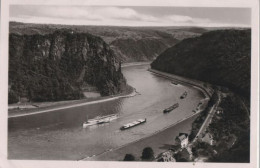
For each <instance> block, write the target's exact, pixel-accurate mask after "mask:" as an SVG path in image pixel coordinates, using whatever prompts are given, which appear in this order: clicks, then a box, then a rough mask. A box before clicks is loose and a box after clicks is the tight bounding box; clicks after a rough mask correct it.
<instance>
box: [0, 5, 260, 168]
mask: <svg viewBox="0 0 260 168" xmlns="http://www.w3.org/2000/svg"><path fill="white" fill-rule="evenodd" d="M9 4H34V5H36V4H38V5H98V6H106V5H108V6H176V7H177V6H182V7H250V8H251V9H252V18H251V19H252V57H251V69H252V71H251V72H252V73H251V149H250V151H251V162H250V164H241V163H236V164H232V163H225V164H222V163H195V164H193V163H157V162H152V163H145V162H135V163H130V162H129V163H125V162H85V161H84V162H77V161H19V160H7V159H6V158H7V118H8V116H7V109H8V107H7V90H8V89H7V88H8V84H7V81H8V29H9V27H8V26H9V23H8V20H9ZM258 37H259V1H258V0H74V1H73V0H55V1H54V0H10V1H8V0H4V1H3V0H2V2H1V48H0V52H1V55H0V63H1V65H0V79H1V80H0V96H1V98H0V109H1V110H0V112H1V117H0V133H1V136H0V137H1V138H0V167H1V168H9V167H12V168H13V167H18V168H35V167H44V168H51V167H55V168H56V167H62V168H70V167H79V168H80V167H100V168H104V167H106V168H110V167H111V168H114V167H122V168H127V167H149V168H150V167H185V168H189V167H207V168H208V167H209V168H219V167H225V168H228V167H236V168H256V167H257V166H259V162H258V160H257V158H259V106H258V105H259V73H258V72H259V38H258Z"/></svg>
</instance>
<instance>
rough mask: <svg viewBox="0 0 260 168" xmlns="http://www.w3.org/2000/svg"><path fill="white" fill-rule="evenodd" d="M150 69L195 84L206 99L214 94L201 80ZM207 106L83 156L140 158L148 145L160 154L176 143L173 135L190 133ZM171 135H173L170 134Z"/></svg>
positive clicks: (117, 158) (90, 158)
mask: <svg viewBox="0 0 260 168" xmlns="http://www.w3.org/2000/svg"><path fill="white" fill-rule="evenodd" d="M148 71H150V72H152V73H154V74H156V75H159V76H161V77H163V78H167V79H170V80H174V81H177V82H178V83H181V84H185V85H189V86H193V87H194V88H196V89H198V90H200V91H201V92H202V93H203V94H204V96H205V99H206V100H209V99H210V97H211V96H212V93H213V90H212V89H211V88H209V87H207V88H205V86H204V83H203V82H201V81H195V80H192V79H187V78H183V77H179V76H175V75H172V74H167V73H164V72H160V71H156V70H151V69H148ZM204 103H205V102H204ZM207 103H208V102H206V104H207ZM205 108H206V106H205ZM205 108H204V109H200V110H198V111H196V113H193V114H191V115H189V116H187V117H185V118H183V119H181V120H179V121H177V122H175V123H173V124H171V125H170V126H168V127H165V128H163V129H161V130H159V131H157V132H154V133H153V134H150V135H148V136H146V137H144V138H142V139H139V140H137V141H134V142H131V143H129V144H125V145H123V146H120V147H118V148H116V149H111V150H109V151H106V152H104V153H101V154H99V155H95V156H92V157H87V158H83V159H82V160H94V161H97V160H102V161H113V160H121V161H122V160H123V158H124V156H125V154H129V153H131V154H133V155H135V156H138V158H140V156H141V153H142V150H143V149H144V148H145V147H147V146H149V147H152V148H153V150H154V154H155V155H159V154H160V153H162V152H164V151H165V150H168V149H169V148H170V147H171V146H172V145H173V144H174V138H173V137H176V136H178V134H179V133H180V132H185V133H188V134H190V132H191V129H192V123H193V122H194V121H195V120H196V118H197V117H198V116H199V114H200V112H202V111H204V110H205ZM169 135H171V136H169ZM138 158H137V160H138Z"/></svg>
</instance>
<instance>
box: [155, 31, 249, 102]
mask: <svg viewBox="0 0 260 168" xmlns="http://www.w3.org/2000/svg"><path fill="white" fill-rule="evenodd" d="M250 65H251V30H249V29H246V30H232V29H230V30H216V31H211V32H206V33H204V34H203V35H201V36H199V37H195V38H188V39H184V40H183V41H181V42H180V43H178V44H176V45H175V46H173V47H171V48H169V49H167V50H166V51H165V52H163V53H162V54H161V55H160V56H158V58H157V59H156V60H155V61H154V62H153V63H152V64H151V67H152V68H154V69H157V70H160V71H164V72H169V73H173V74H176V75H181V76H185V77H189V78H194V79H198V80H201V81H205V82H209V83H212V84H216V85H221V86H224V87H228V88H230V89H232V90H233V91H235V92H236V93H239V94H241V95H243V96H246V97H247V98H249V97H250V73H251V71H250V68H251V66H250Z"/></svg>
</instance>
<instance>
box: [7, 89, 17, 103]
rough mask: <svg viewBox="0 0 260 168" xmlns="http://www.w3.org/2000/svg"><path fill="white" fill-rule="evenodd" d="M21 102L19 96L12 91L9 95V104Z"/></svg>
mask: <svg viewBox="0 0 260 168" xmlns="http://www.w3.org/2000/svg"><path fill="white" fill-rule="evenodd" d="M18 101H19V98H18V95H17V94H16V93H15V92H14V91H12V90H10V91H9V93H8V104H12V103H17V102H18Z"/></svg>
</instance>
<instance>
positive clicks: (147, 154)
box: [141, 147, 154, 160]
mask: <svg viewBox="0 0 260 168" xmlns="http://www.w3.org/2000/svg"><path fill="white" fill-rule="evenodd" d="M141 159H142V160H153V159H154V152H153V149H152V148H151V147H146V148H144V149H143V152H142V156H141Z"/></svg>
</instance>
